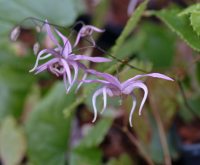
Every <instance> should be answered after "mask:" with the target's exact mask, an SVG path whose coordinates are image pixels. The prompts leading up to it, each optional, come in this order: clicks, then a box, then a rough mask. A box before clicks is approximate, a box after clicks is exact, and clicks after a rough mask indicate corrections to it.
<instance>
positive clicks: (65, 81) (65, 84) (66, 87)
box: [63, 73, 68, 92]
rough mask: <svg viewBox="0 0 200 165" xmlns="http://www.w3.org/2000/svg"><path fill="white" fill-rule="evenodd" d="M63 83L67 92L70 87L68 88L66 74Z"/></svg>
mask: <svg viewBox="0 0 200 165" xmlns="http://www.w3.org/2000/svg"><path fill="white" fill-rule="evenodd" d="M63 82H64V86H65V90H66V92H67V90H68V86H67V76H66V73H64V74H63Z"/></svg>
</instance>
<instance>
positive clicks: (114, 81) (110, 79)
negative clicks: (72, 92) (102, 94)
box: [87, 69, 121, 88]
mask: <svg viewBox="0 0 200 165" xmlns="http://www.w3.org/2000/svg"><path fill="white" fill-rule="evenodd" d="M87 72H88V73H90V74H93V75H95V76H98V77H101V78H103V79H105V80H106V81H108V82H110V83H111V84H114V85H116V86H117V87H118V88H121V83H120V81H119V80H118V79H117V78H116V77H114V76H113V75H110V74H108V73H101V72H98V71H96V70H93V69H88V70H87Z"/></svg>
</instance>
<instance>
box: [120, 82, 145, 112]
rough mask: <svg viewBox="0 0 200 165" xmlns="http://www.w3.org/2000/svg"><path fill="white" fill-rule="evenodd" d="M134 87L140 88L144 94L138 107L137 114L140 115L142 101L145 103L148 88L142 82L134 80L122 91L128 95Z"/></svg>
mask: <svg viewBox="0 0 200 165" xmlns="http://www.w3.org/2000/svg"><path fill="white" fill-rule="evenodd" d="M136 88H141V89H143V91H144V96H143V99H142V102H141V104H140V108H139V115H141V112H142V107H143V106H144V103H145V101H146V99H147V95H148V89H147V87H146V85H145V84H144V83H142V82H135V83H133V84H131V85H130V86H128V87H126V88H125V89H124V90H123V91H122V92H123V94H125V95H129V94H131V93H132V92H133V90H134V89H136Z"/></svg>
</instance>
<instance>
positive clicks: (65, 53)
mask: <svg viewBox="0 0 200 165" xmlns="http://www.w3.org/2000/svg"><path fill="white" fill-rule="evenodd" d="M44 28H45V30H46V32H47V35H48V37H49V38H50V39H51V41H52V42H53V43H54V45H55V48H52V49H43V50H41V51H40V52H39V53H38V55H37V59H36V62H35V65H34V67H33V69H31V70H30V72H33V71H35V74H38V73H40V72H42V71H44V70H49V71H50V72H51V73H53V74H54V75H56V76H62V77H63V81H64V84H65V88H66V91H67V92H69V90H70V89H71V87H72V86H73V84H74V83H75V82H76V80H77V77H78V71H79V69H82V70H84V71H86V70H87V68H86V66H85V65H84V64H82V63H81V62H80V61H82V60H86V61H91V62H96V63H101V62H110V61H111V60H110V59H108V58H103V57H88V56H86V55H75V54H73V53H72V46H71V43H70V41H69V40H68V38H67V37H65V36H64V35H63V34H62V33H61V32H59V31H58V30H57V29H55V28H54V31H55V32H56V34H57V35H58V36H59V37H60V38H61V40H62V45H61V44H60V43H59V41H58V40H57V39H56V37H55V36H54V35H53V33H52V31H51V27H50V25H49V24H48V22H47V21H46V24H45V25H44ZM44 59H49V60H48V61H47V62H45V63H44V64H42V65H39V61H40V60H44ZM38 65H39V66H38ZM71 69H73V71H74V76H72V74H71ZM86 76H87V73H85V74H84V76H83V78H84V79H85V78H86ZM68 83H69V86H68V85H67V84H68ZM80 85H81V84H80ZM80 85H79V87H80Z"/></svg>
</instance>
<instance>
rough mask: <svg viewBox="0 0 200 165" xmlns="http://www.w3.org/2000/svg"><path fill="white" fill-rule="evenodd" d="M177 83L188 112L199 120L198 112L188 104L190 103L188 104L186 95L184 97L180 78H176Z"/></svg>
mask: <svg viewBox="0 0 200 165" xmlns="http://www.w3.org/2000/svg"><path fill="white" fill-rule="evenodd" d="M177 83H178V87H179V89H180V92H181V96H182V97H183V101H184V104H185V107H186V108H187V109H188V110H189V111H190V113H191V114H192V115H193V116H194V117H195V118H196V119H197V120H198V121H200V117H199V114H198V113H197V112H196V111H195V110H194V109H193V108H192V107H191V106H190V104H189V103H188V101H187V97H186V94H185V91H184V88H183V84H182V82H181V81H180V80H177Z"/></svg>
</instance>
